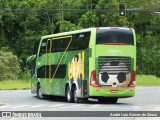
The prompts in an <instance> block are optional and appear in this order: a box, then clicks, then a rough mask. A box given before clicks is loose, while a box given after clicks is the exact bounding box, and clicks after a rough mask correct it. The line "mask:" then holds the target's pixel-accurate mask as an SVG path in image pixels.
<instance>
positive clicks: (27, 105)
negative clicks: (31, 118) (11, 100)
mask: <svg viewBox="0 0 160 120" xmlns="http://www.w3.org/2000/svg"><path fill="white" fill-rule="evenodd" d="M26 106H28V105H20V106H15V107H12V108H14V109H15V108H21V107H26Z"/></svg>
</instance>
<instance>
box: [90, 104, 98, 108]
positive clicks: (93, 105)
mask: <svg viewBox="0 0 160 120" xmlns="http://www.w3.org/2000/svg"><path fill="white" fill-rule="evenodd" d="M99 106H100V105H97V104H95V105H91V107H99Z"/></svg>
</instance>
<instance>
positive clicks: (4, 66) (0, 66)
mask: <svg viewBox="0 0 160 120" xmlns="http://www.w3.org/2000/svg"><path fill="white" fill-rule="evenodd" d="M20 71H21V69H20V64H19V60H18V58H17V56H15V55H13V53H12V52H4V51H2V50H0V81H2V80H6V79H12V80H15V79H18V77H19V73H20Z"/></svg>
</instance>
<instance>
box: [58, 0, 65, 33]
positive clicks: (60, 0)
mask: <svg viewBox="0 0 160 120" xmlns="http://www.w3.org/2000/svg"><path fill="white" fill-rule="evenodd" d="M59 8H60V9H61V11H60V23H59V24H60V32H63V31H62V29H61V23H62V22H63V20H64V6H63V0H59Z"/></svg>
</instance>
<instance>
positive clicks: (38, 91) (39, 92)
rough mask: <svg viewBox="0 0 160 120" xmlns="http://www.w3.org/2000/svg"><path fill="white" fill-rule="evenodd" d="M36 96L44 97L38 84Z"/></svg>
mask: <svg viewBox="0 0 160 120" xmlns="http://www.w3.org/2000/svg"><path fill="white" fill-rule="evenodd" d="M37 97H38V98H39V99H43V98H44V95H43V94H42V89H41V86H40V85H38V86H37Z"/></svg>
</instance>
